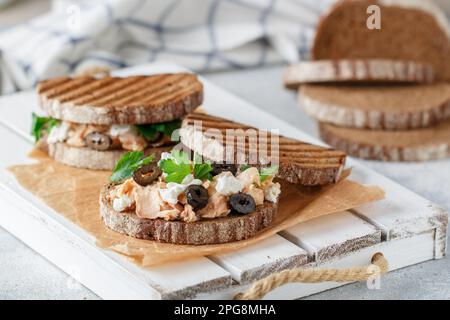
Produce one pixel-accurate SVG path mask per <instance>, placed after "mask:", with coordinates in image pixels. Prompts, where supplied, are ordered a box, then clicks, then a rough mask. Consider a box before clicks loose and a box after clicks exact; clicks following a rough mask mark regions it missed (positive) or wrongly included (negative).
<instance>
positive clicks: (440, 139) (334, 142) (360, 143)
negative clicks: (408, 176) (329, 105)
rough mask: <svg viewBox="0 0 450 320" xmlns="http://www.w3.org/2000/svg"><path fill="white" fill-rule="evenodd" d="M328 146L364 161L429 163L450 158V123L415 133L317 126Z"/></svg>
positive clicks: (443, 123) (325, 125)
mask: <svg viewBox="0 0 450 320" xmlns="http://www.w3.org/2000/svg"><path fill="white" fill-rule="evenodd" d="M319 131H320V136H321V137H322V139H323V140H324V141H325V142H326V143H328V144H330V145H331V146H333V147H335V148H337V149H339V150H342V151H345V152H347V153H348V154H349V155H351V156H354V157H359V158H363V159H372V160H383V161H428V160H433V159H441V158H447V157H450V120H447V121H445V122H442V123H440V124H438V125H436V126H434V127H430V128H421V129H416V130H401V131H384V130H363V129H350V128H343V127H337V126H334V125H331V124H326V123H320V124H319Z"/></svg>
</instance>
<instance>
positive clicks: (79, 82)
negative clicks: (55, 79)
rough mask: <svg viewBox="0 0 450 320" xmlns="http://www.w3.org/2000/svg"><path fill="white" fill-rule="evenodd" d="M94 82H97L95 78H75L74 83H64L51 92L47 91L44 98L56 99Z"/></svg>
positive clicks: (53, 88)
mask: <svg viewBox="0 0 450 320" xmlns="http://www.w3.org/2000/svg"><path fill="white" fill-rule="evenodd" d="M92 81H95V80H94V78H90V77H80V78H74V79H73V80H72V81H68V82H64V83H63V84H62V85H58V86H54V87H52V88H51V89H50V90H47V92H46V93H45V94H44V96H45V97H46V98H47V99H54V98H56V97H58V96H60V95H63V94H65V93H66V92H68V91H69V90H74V89H78V88H79V87H82V86H84V85H86V83H90V82H92Z"/></svg>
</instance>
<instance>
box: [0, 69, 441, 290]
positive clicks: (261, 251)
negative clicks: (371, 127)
mask: <svg viewBox="0 0 450 320" xmlns="http://www.w3.org/2000/svg"><path fill="white" fill-rule="evenodd" d="M180 70H182V68H180V67H178V66H175V65H173V64H167V63H158V64H152V65H145V66H140V67H135V68H130V69H124V70H120V71H118V72H116V74H117V75H131V74H150V73H160V72H176V71H180ZM203 82H204V85H205V102H204V107H205V109H206V110H207V111H208V112H209V113H211V114H213V115H217V116H222V117H226V118H229V119H231V120H236V121H239V122H243V123H246V124H249V125H252V126H255V127H258V128H261V129H279V130H280V133H281V134H283V135H286V136H289V137H293V138H297V139H300V140H304V141H308V142H312V143H319V144H322V143H321V142H319V141H318V140H316V139H314V138H312V137H310V136H308V135H306V134H305V133H303V132H302V131H300V130H299V129H297V128H295V127H293V126H291V125H289V124H287V123H285V122H283V121H281V120H279V119H277V118H276V117H274V116H272V115H270V114H268V113H266V112H264V111H262V110H260V109H258V108H256V107H255V106H253V105H251V104H249V103H247V102H245V101H243V100H241V99H239V98H237V97H235V96H233V95H231V94H230V93H227V92H226V91H224V90H222V89H220V88H218V87H216V86H214V85H213V84H211V83H209V82H208V81H205V80H204V79H203ZM36 100H37V99H36V97H35V95H34V93H33V92H31V91H30V92H23V93H19V94H14V95H10V96H5V97H2V98H0V135H1V137H2V139H0V150H2V153H1V155H0V167H1V168H0V206H1V208H2V210H1V212H0V224H1V225H2V226H3V227H4V228H5V229H7V230H9V231H10V232H11V233H12V234H14V235H15V236H16V237H18V238H19V239H21V240H22V241H23V242H25V243H26V244H27V245H29V246H30V247H31V248H33V249H34V250H36V251H37V252H39V253H40V254H42V255H43V256H44V257H46V258H47V259H48V260H50V261H51V262H52V263H54V264H55V265H57V266H58V267H60V268H61V269H62V270H64V271H65V272H67V273H68V274H70V275H71V276H72V277H74V278H75V279H77V280H78V281H80V282H81V283H82V284H83V285H85V286H86V287H88V288H89V289H91V290H92V291H93V292H95V293H96V294H98V295H99V296H100V297H102V298H105V299H173V298H179V299H194V298H197V299H218V298H222V299H231V298H232V297H233V296H234V295H235V294H236V293H237V292H241V291H243V290H245V289H246V288H248V286H249V285H250V283H252V282H253V281H254V280H257V279H260V278H262V277H264V276H267V275H269V274H270V273H272V272H275V271H277V270H282V269H285V268H290V267H300V266H329V267H350V266H356V265H365V264H367V263H368V261H370V258H371V256H372V255H373V254H374V253H376V252H382V253H383V254H384V255H385V256H386V258H387V259H388V261H389V263H390V269H391V270H394V269H398V268H403V267H406V266H409V265H412V264H416V263H419V262H422V261H426V260H431V259H439V258H442V257H443V256H444V255H445V250H446V239H447V237H446V233H447V220H448V215H447V213H446V212H445V211H444V210H443V209H441V208H439V207H437V206H435V205H434V204H432V203H430V202H429V201H428V200H426V199H424V198H422V197H420V196H418V195H416V194H414V193H413V192H411V191H409V190H407V189H405V188H403V187H401V186H400V185H398V184H396V183H394V182H392V181H391V180H389V179H387V178H385V177H383V176H381V175H379V174H377V173H375V172H373V171H372V170H370V169H368V168H366V167H364V166H362V165H360V164H358V163H357V162H355V161H353V160H351V159H349V161H348V165H349V166H352V167H353V171H352V175H351V176H350V178H351V179H353V180H356V181H359V182H361V183H366V184H372V185H378V186H380V187H382V188H384V190H385V191H386V199H384V200H382V201H379V202H377V203H374V204H370V205H366V206H364V207H360V208H358V209H357V210H352V211H351V212H341V213H337V214H333V215H329V216H325V217H321V218H318V219H314V220H311V221H308V222H306V223H302V224H299V225H297V226H295V227H293V228H290V229H288V230H285V231H283V232H281V233H280V234H278V235H275V236H272V237H271V238H269V239H266V240H264V241H262V242H260V243H258V244H255V245H252V246H250V247H247V248H245V249H242V250H238V251H236V252H233V253H229V254H222V255H216V256H210V257H204V258H198V259H194V260H190V261H185V262H181V263H173V264H169V265H163V266H160V267H156V268H148V269H144V268H140V267H137V266H136V265H134V264H132V263H130V262H129V261H127V260H126V259H125V258H124V257H122V256H121V255H119V254H116V253H114V252H112V251H108V250H103V249H100V248H98V247H96V246H95V243H94V239H93V237H92V236H90V235H89V234H88V233H86V232H85V231H84V230H82V229H81V228H79V227H77V226H75V225H74V224H72V223H71V222H70V221H68V220H66V219H64V218H63V217H62V216H60V215H59V214H58V213H57V212H55V211H54V210H52V209H51V208H49V207H47V206H46V205H45V204H44V203H42V202H41V201H40V200H39V199H37V198H36V197H34V196H33V195H32V194H31V193H29V192H28V191H26V190H24V189H23V188H22V187H21V186H20V185H19V184H18V183H17V182H16V181H15V179H14V177H13V176H12V175H11V174H10V173H8V172H7V171H6V170H4V168H5V167H7V166H9V165H13V164H19V163H28V162H30V161H31V160H30V159H28V158H27V157H26V154H27V153H28V152H29V151H30V150H31V148H32V144H33V141H32V138H31V137H30V136H29V128H30V125H31V112H33V111H35V112H38V113H40V111H39V110H38V107H37V103H36ZM275 104H276V103H275ZM340 285H342V284H338V283H331V282H328V283H322V284H289V285H286V286H283V287H281V288H278V289H276V290H274V291H273V292H271V293H270V294H268V295H267V296H266V298H267V299H293V298H300V297H303V296H307V295H310V294H313V293H317V292H320V291H323V290H327V289H330V288H334V287H337V286H340Z"/></svg>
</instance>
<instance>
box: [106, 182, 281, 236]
mask: <svg viewBox="0 0 450 320" xmlns="http://www.w3.org/2000/svg"><path fill="white" fill-rule="evenodd" d="M113 186H114V184H109V185H107V186H105V187H104V188H103V190H102V191H101V193H100V214H101V216H102V218H103V221H104V223H105V224H106V226H107V227H108V228H110V229H112V230H114V231H116V232H120V233H123V234H126V235H129V236H132V237H135V238H139V239H145V240H155V241H158V242H168V243H174V244H190V245H206V244H218V243H227V242H233V241H240V240H244V239H247V238H250V237H252V236H254V235H256V234H257V233H258V231H260V230H262V229H264V228H266V227H267V226H269V225H270V224H271V223H272V221H273V219H274V218H275V215H276V213H277V209H278V204H276V203H272V202H267V201H266V202H264V204H263V205H260V206H257V207H256V210H255V211H254V212H252V213H249V214H247V215H235V214H232V215H228V216H226V217H222V218H214V219H210V220H200V221H197V222H184V221H165V220H163V219H142V218H139V217H138V216H137V215H136V214H135V213H134V212H117V211H115V210H114V209H113V207H112V206H111V203H110V202H109V201H108V194H109V191H110V190H111V188H112V187H113Z"/></svg>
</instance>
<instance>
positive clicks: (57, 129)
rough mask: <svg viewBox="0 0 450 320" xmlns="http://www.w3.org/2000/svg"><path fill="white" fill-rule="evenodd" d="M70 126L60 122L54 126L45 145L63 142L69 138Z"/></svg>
mask: <svg viewBox="0 0 450 320" xmlns="http://www.w3.org/2000/svg"><path fill="white" fill-rule="evenodd" d="M69 129H70V124H69V123H68V122H61V123H60V124H58V125H56V126H54V127H53V128H52V130H51V131H50V133H49V135H48V138H47V143H57V142H64V141H66V139H67V138H68V137H69Z"/></svg>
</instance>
